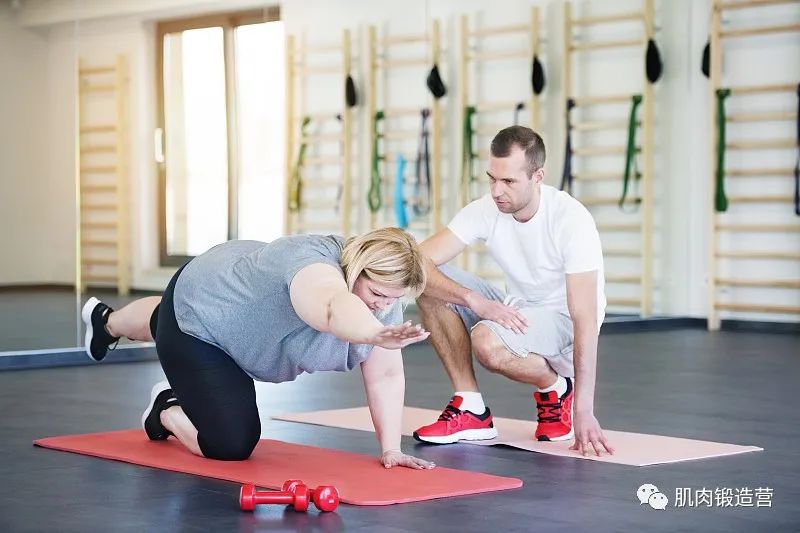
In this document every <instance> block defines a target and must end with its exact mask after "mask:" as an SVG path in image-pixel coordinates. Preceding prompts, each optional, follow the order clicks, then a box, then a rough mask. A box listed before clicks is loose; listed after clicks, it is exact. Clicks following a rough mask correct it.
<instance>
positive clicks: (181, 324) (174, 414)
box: [82, 228, 434, 469]
mask: <svg viewBox="0 0 800 533" xmlns="http://www.w3.org/2000/svg"><path fill="white" fill-rule="evenodd" d="M424 287H425V269H424V266H423V258H422V255H421V254H420V251H419V249H418V247H417V244H416V242H415V241H414V239H413V238H412V237H411V236H409V235H408V234H406V233H405V232H403V231H401V230H399V229H395V228H385V229H379V230H376V231H372V232H370V233H367V234H365V235H362V236H360V237H355V238H351V239H349V240H348V241H347V242H344V240H343V239H341V238H340V237H336V236H322V235H296V236H291V237H283V238H280V239H277V240H275V241H273V242H271V243H268V244H267V243H262V242H257V241H230V242H226V243H224V244H220V245H219V246H216V247H214V248H212V249H211V250H209V251H207V252H206V253H204V254H202V255H200V256H198V257H196V258H194V259H192V260H191V261H190V262H189V263H187V264H186V265H184V266H183V267H182V268H181V269H180V270H178V272H177V273H176V274H175V276H174V277H173V278H172V280H171V281H170V283H169V285H168V286H167V289H166V291H165V292H164V295H163V296H162V297H149V298H142V299H140V300H136V301H134V302H132V303H130V304H128V305H127V306H125V307H123V308H122V309H120V310H119V311H114V310H112V309H111V308H109V307H108V306H107V305H105V304H103V303H102V302H100V301H99V300H97V299H96V298H91V299H90V300H89V301H88V302H87V303H86V305H85V306H84V307H83V312H82V316H83V320H84V322H85V323H86V351H87V353H88V354H89V356H90V357H91V358H92V359H94V360H96V361H100V360H101V359H103V357H105V354H106V351H107V350H108V348H109V346H111V345H112V344H114V343H115V342H117V341H118V340H119V338H120V337H127V338H129V339H133V340H139V341H155V343H156V350H157V352H158V358H159V360H160V361H161V366H162V368H163V369H164V373H165V374H166V376H167V379H168V380H169V383H167V382H162V383H159V384H156V386H155V387H153V391H152V394H151V399H150V405H149V406H148V407H147V409H146V410H145V412H144V415H143V416H142V426H143V427H144V430H145V432H146V433H147V436H148V437H149V438H150V439H151V440H164V439H166V438H168V437H169V436H170V435H174V436H175V437H176V438H177V439H178V440H179V441H180V442H181V443H182V444H183V445H184V446H186V448H187V449H189V450H190V451H191V452H192V453H194V454H196V455H200V456H203V457H208V458H211V459H222V460H234V461H236V460H243V459H247V458H248V457H249V456H250V454H251V453H252V451H253V449H254V448H255V446H256V444H257V443H258V440H259V438H260V435H261V423H260V420H259V416H258V408H257V406H256V393H255V386H254V383H253V379H257V380H260V381H269V382H273V383H279V382H284V381H292V380H294V379H295V378H296V377H297V376H298V375H299V374H301V373H303V372H316V371H319V370H336V371H347V370H352V369H353V368H354V367H355V366H356V365H358V364H360V365H361V371H362V374H363V378H364V387H365V389H366V393H367V402H368V404H369V408H370V411H371V414H372V419H373V422H374V424H375V430H376V435H377V437H378V441H379V443H380V446H381V451H382V454H381V463H382V464H383V465H384V466H386V467H387V468H391V467H392V466H406V467H410V468H417V469H422V468H433V466H434V464H433V463H430V462H428V461H424V460H422V459H418V458H415V457H412V456H409V455H405V454H404V453H402V452H401V451H400V423H401V417H402V409H403V396H404V390H405V378H404V376H403V361H402V358H401V354H400V349H401V348H403V347H404V346H407V345H409V344H411V343H414V342H417V341H421V340H423V339H425V338H427V337H428V332H426V331H424V330H423V329H422V327H421V326H419V325H412V324H411V323H410V322H406V323H403V315H402V308H401V304H400V302H399V299H400V298H401V297H403V296H405V295H406V294H408V293H410V294H411V295H412V296H416V295H419V294H420V293H421V292H422V290H423V289H424Z"/></svg>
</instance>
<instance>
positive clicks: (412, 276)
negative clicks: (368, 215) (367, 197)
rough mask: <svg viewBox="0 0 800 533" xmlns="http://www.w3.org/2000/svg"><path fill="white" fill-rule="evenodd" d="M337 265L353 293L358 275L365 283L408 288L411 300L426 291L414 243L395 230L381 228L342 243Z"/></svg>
mask: <svg viewBox="0 0 800 533" xmlns="http://www.w3.org/2000/svg"><path fill="white" fill-rule="evenodd" d="M339 264H341V265H342V270H344V279H345V281H346V282H347V287H348V288H349V289H350V290H351V291H352V290H353V286H354V285H355V283H356V280H357V279H358V277H359V276H360V275H361V274H364V276H366V277H367V278H368V279H370V280H372V281H375V282H378V283H385V284H387V285H392V286H395V287H402V288H408V289H409V290H410V291H411V293H412V295H413V296H419V295H420V294H422V291H423V290H425V282H426V279H427V276H426V275H425V260H424V258H423V255H422V252H421V251H420V249H419V246H418V245H417V241H416V240H415V239H414V237H412V236H411V235H409V234H408V233H406V232H405V231H403V230H401V229H398V228H381V229H376V230H373V231H370V232H368V233H365V234H363V235H359V236H357V237H351V238H349V239H347V241H346V242H345V243H344V248H342V255H341V257H340V259H339Z"/></svg>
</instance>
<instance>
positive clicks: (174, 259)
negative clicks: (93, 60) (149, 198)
mask: <svg viewBox="0 0 800 533" xmlns="http://www.w3.org/2000/svg"><path fill="white" fill-rule="evenodd" d="M279 20H280V7H279V6H269V7H265V8H263V9H255V10H248V11H237V12H230V13H215V14H209V15H200V16H194V17H185V18H180V19H170V20H164V21H160V22H158V23H157V24H156V50H155V51H156V61H155V66H156V76H155V84H156V128H157V130H156V131H159V130H160V131H161V143H162V144H161V147H160V151H161V154H163V160H162V161H161V162H159V161H156V162H155V164H156V170H157V172H156V176H157V180H158V187H157V188H158V247H159V264H160V265H161V266H167V267H170V266H181V265H183V264H184V263H186V262H187V261H189V260H190V259H192V258H193V257H194V256H191V255H175V254H169V253H168V250H167V164H166V161H167V157H169V155H168V154H167V149H166V145H165V142H164V139H166V112H165V105H164V38H165V37H166V36H167V35H168V34H171V33H180V32H183V31H187V30H197V29H202V28H212V27H221V28H222V31H223V47H224V48H223V50H224V58H225V114H226V128H227V139H228V146H227V154H228V239H229V240H230V239H235V238H236V237H237V234H238V206H237V187H238V164H239V153H238V144H237V138H236V136H237V123H236V116H237V114H236V110H237V108H236V72H235V68H236V63H235V61H236V59H235V58H236V54H235V48H234V47H235V43H234V32H235V30H236V28H238V27H240V26H247V25H250V24H260V23H263V22H274V21H279Z"/></svg>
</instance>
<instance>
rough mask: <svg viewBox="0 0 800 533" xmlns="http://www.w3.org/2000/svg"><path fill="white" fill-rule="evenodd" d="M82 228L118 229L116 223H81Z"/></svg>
mask: <svg viewBox="0 0 800 533" xmlns="http://www.w3.org/2000/svg"><path fill="white" fill-rule="evenodd" d="M81 228H83V229H111V230H116V229H117V223H116V222H81Z"/></svg>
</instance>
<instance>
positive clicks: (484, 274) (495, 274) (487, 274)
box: [475, 268, 506, 279]
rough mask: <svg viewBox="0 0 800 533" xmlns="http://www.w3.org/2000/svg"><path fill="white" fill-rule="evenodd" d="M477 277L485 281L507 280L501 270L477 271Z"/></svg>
mask: <svg viewBox="0 0 800 533" xmlns="http://www.w3.org/2000/svg"><path fill="white" fill-rule="evenodd" d="M475 275H476V276H478V277H479V278H483V279H505V277H506V276H505V274H503V272H501V271H499V270H489V269H485V268H484V269H481V268H479V269H477V270H476V271H475Z"/></svg>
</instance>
